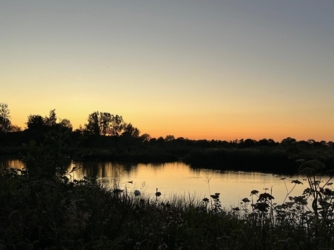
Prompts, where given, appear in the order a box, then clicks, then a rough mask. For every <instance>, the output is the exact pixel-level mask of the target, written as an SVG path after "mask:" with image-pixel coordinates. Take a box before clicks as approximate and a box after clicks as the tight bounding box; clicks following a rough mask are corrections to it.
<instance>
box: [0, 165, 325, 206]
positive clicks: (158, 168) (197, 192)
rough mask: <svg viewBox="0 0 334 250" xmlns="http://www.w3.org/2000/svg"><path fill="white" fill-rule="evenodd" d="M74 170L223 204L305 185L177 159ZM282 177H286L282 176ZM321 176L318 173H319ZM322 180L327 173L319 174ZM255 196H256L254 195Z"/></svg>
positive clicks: (279, 198) (145, 190)
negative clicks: (217, 195)
mask: <svg viewBox="0 0 334 250" xmlns="http://www.w3.org/2000/svg"><path fill="white" fill-rule="evenodd" d="M0 167H13V168H23V167H24V163H23V162H22V161H20V160H0ZM73 167H77V170H76V171H74V172H73V173H72V174H69V175H68V177H69V178H70V180H74V179H76V180H80V179H83V177H84V176H87V177H96V178H97V180H98V182H99V183H101V184H102V185H103V186H105V187H106V188H114V187H117V188H120V189H124V190H127V191H128V192H129V193H133V192H134V190H140V192H141V193H142V194H143V195H144V196H145V197H151V198H155V196H154V194H155V192H156V189H157V188H158V190H159V191H160V192H161V193H162V195H161V197H159V199H161V200H171V199H173V198H175V197H176V196H177V197H183V198H185V199H186V200H188V199H189V197H191V198H194V199H196V200H202V199H203V198H205V197H208V198H209V195H210V194H214V193H220V200H221V203H222V206H223V207H225V208H231V207H235V206H239V204H240V201H241V200H242V199H243V198H245V197H247V198H249V199H251V198H250V192H251V191H252V190H258V191H259V192H260V193H262V192H265V191H266V192H268V193H271V194H272V195H273V196H274V197H275V200H274V202H276V203H277V204H281V203H282V202H283V200H284V199H285V197H286V196H287V193H288V192H289V191H290V190H291V189H292V188H293V186H294V184H293V183H291V181H292V180H296V179H298V180H299V181H301V182H302V183H303V185H296V187H295V188H294V189H293V191H292V192H291V193H290V195H289V196H299V195H302V193H303V190H304V189H305V188H307V181H306V179H305V177H303V176H279V175H273V174H264V173H258V172H232V171H227V172H219V171H214V170H212V169H209V167H210V166H208V169H193V168H191V167H190V166H189V165H186V164H184V163H180V162H174V163H165V164H120V163H113V162H96V161H78V162H72V163H71V165H70V166H69V170H71V169H72V168H73ZM282 178H286V179H285V180H282ZM319 178H320V177H319ZM321 178H322V179H323V180H325V178H326V177H321ZM254 199H255V198H254Z"/></svg>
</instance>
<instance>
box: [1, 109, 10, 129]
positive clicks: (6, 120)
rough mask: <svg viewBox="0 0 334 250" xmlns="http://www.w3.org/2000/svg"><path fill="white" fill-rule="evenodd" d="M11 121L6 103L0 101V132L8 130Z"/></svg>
mask: <svg viewBox="0 0 334 250" xmlns="http://www.w3.org/2000/svg"><path fill="white" fill-rule="evenodd" d="M11 127H12V123H11V121H10V111H9V108H8V104H6V103H0V132H4V133H7V132H10V131H11Z"/></svg>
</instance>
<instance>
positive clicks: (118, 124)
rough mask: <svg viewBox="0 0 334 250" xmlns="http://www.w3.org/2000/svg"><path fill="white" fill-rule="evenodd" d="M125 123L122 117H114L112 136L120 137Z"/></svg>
mask: <svg viewBox="0 0 334 250" xmlns="http://www.w3.org/2000/svg"><path fill="white" fill-rule="evenodd" d="M123 127H124V121H123V118H122V116H119V115H114V116H113V119H112V121H111V126H110V135H113V136H119V135H120V134H121V132H122V130H123Z"/></svg>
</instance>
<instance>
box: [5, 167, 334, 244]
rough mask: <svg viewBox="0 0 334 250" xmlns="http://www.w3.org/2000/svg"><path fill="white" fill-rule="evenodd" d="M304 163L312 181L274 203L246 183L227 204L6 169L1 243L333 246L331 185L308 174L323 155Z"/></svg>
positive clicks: (214, 199) (215, 198)
mask: <svg viewBox="0 0 334 250" xmlns="http://www.w3.org/2000/svg"><path fill="white" fill-rule="evenodd" d="M307 164H308V165H307ZM307 164H306V165H305V166H304V170H306V171H309V172H308V173H311V174H310V175H309V178H308V181H309V182H310V183H309V184H310V187H309V188H308V189H306V190H305V192H304V194H301V196H298V197H289V196H288V193H287V199H286V201H285V202H284V203H283V204H274V203H273V199H272V198H273V197H272V195H273V194H270V193H262V194H260V193H259V192H257V191H256V190H251V191H250V193H251V196H250V197H248V198H244V199H243V200H242V203H241V204H240V206H239V207H235V208H232V209H231V210H229V211H227V210H225V209H223V208H222V207H221V204H220V200H219V198H220V197H219V196H220V195H219V194H212V195H211V197H207V198H205V199H203V200H202V201H201V202H195V201H194V200H192V199H186V198H181V197H179V198H176V199H173V200H172V201H169V202H166V201H165V202H161V201H160V199H161V197H156V198H147V197H146V198H145V195H144V194H141V195H140V196H135V195H134V194H132V192H131V193H127V192H125V190H123V191H121V190H119V189H117V187H115V189H113V190H106V189H104V188H103V187H101V186H99V185H97V184H96V183H95V181H94V180H90V179H84V180H80V181H73V182H69V180H68V179H67V178H66V174H64V175H57V174H56V175H53V174H50V173H52V172H53V171H48V173H49V175H43V176H41V175H39V172H38V171H37V170H38V168H40V167H41V168H43V169H45V168H48V166H44V167H43V166H42V165H38V166H34V167H35V172H34V174H32V175H29V174H28V172H26V171H23V172H21V171H17V170H14V169H12V170H8V171H7V170H3V171H2V173H1V175H0V190H1V192H0V204H1V208H0V209H1V210H0V211H1V212H0V249H263V250H264V249H332V248H334V240H333V233H334V232H333V231H334V218H333V213H332V212H333V197H334V192H333V190H332V188H331V184H330V182H326V183H323V184H322V186H324V187H322V186H320V185H319V183H317V182H316V179H314V181H313V178H316V177H315V175H313V173H312V172H310V169H311V171H312V169H316V168H318V166H320V167H321V165H319V164H320V163H318V162H311V163H307ZM30 166H31V165H30ZM298 184H299V181H298V180H294V181H293V183H292V184H291V185H292V186H291V187H290V188H293V186H294V185H298ZM288 185H289V186H290V184H288ZM315 200H316V202H314V201H315Z"/></svg>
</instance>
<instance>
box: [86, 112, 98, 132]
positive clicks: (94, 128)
mask: <svg viewBox="0 0 334 250" xmlns="http://www.w3.org/2000/svg"><path fill="white" fill-rule="evenodd" d="M85 127H86V129H85V130H86V132H88V133H89V134H93V135H100V133H101V129H100V112H99V111H95V112H93V113H91V114H89V115H88V123H87V124H85Z"/></svg>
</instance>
